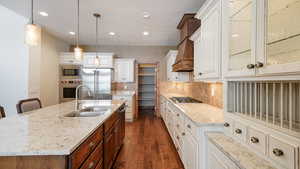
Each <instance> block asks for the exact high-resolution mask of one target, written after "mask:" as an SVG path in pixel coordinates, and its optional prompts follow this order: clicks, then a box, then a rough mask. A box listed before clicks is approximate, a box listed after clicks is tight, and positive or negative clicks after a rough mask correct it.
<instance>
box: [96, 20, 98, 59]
mask: <svg viewBox="0 0 300 169" xmlns="http://www.w3.org/2000/svg"><path fill="white" fill-rule="evenodd" d="M96 45H97V46H96V49H98V17H96ZM96 57H98V50H96Z"/></svg>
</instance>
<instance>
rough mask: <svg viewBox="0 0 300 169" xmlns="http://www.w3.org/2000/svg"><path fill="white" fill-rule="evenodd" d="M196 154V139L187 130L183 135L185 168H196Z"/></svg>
mask: <svg viewBox="0 0 300 169" xmlns="http://www.w3.org/2000/svg"><path fill="white" fill-rule="evenodd" d="M198 154H199V152H198V142H197V140H196V139H195V138H194V137H193V136H192V135H191V134H190V133H189V132H186V133H185V136H184V137H183V157H184V160H183V161H184V166H185V169H197V168H198V161H199V160H198V158H199V157H198Z"/></svg>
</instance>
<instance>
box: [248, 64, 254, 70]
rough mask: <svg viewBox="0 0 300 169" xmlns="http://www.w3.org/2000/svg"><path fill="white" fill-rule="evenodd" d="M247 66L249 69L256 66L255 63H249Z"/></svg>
mask: <svg viewBox="0 0 300 169" xmlns="http://www.w3.org/2000/svg"><path fill="white" fill-rule="evenodd" d="M247 68H248V69H254V68H255V65H254V64H248V65H247Z"/></svg>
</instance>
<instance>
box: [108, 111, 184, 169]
mask: <svg viewBox="0 0 300 169" xmlns="http://www.w3.org/2000/svg"><path fill="white" fill-rule="evenodd" d="M114 169H184V168H183V166H182V163H181V161H180V159H179V156H178V154H177V152H176V150H175V147H174V145H173V143H172V141H171V138H170V137H169V134H168V133H167V131H166V128H165V126H164V124H163V122H162V120H161V119H160V118H157V117H155V116H154V115H153V114H151V113H141V115H140V116H139V119H138V120H136V121H135V122H133V123H126V134H125V140H124V146H123V148H122V149H121V151H120V154H119V156H118V159H117V161H116V163H115V166H114Z"/></svg>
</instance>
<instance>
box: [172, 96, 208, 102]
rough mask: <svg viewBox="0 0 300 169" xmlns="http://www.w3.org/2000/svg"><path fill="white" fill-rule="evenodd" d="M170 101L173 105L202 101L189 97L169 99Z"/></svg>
mask: <svg viewBox="0 0 300 169" xmlns="http://www.w3.org/2000/svg"><path fill="white" fill-rule="evenodd" d="M170 99H171V100H172V101H173V102H175V103H202V101H199V100H196V99H193V98H191V97H171V98H170Z"/></svg>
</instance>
